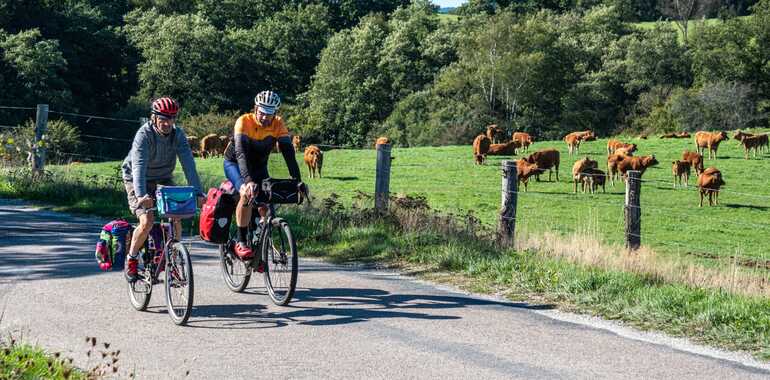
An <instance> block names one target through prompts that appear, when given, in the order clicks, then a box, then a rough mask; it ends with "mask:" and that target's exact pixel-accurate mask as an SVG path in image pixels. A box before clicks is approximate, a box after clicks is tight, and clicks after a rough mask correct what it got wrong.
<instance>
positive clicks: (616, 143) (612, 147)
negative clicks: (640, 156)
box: [607, 139, 636, 156]
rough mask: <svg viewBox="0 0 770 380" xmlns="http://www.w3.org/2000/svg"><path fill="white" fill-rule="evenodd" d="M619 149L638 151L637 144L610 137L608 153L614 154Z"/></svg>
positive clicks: (631, 151) (629, 151)
mask: <svg viewBox="0 0 770 380" xmlns="http://www.w3.org/2000/svg"><path fill="white" fill-rule="evenodd" d="M617 149H625V150H626V151H627V152H628V153H633V152H636V144H626V143H624V142H621V141H620V140H615V139H609V140H608V141H607V155H608V156H609V155H612V153H615V151H616V150H617Z"/></svg>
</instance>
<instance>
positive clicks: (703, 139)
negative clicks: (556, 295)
mask: <svg viewBox="0 0 770 380" xmlns="http://www.w3.org/2000/svg"><path fill="white" fill-rule="evenodd" d="M727 139H728V137H727V133H725V132H724V131H721V132H705V131H698V132H696V133H695V147H696V148H697V150H698V153H700V154H703V153H704V151H705V150H706V149H708V150H709V159H711V155H712V153H713V155H714V158H715V159H716V158H717V149H719V143H720V142H722V141H725V140H727Z"/></svg>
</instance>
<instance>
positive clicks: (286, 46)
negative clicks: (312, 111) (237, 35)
mask: <svg viewBox="0 0 770 380" xmlns="http://www.w3.org/2000/svg"><path fill="white" fill-rule="evenodd" d="M256 33H257V35H258V36H259V39H260V45H261V48H262V49H264V52H266V53H268V54H269V55H270V58H269V61H268V62H269V65H270V69H269V70H270V72H271V73H270V74H269V77H270V78H271V79H270V85H271V87H272V88H274V89H276V90H277V91H279V92H281V93H283V94H291V95H293V94H298V93H300V92H304V91H306V90H307V86H308V85H309V84H310V77H311V75H312V73H313V71H314V70H315V67H316V65H318V60H319V58H318V57H319V55H320V53H321V50H322V49H323V48H324V46H325V44H326V40H327V39H328V38H329V36H330V35H331V28H330V16H329V12H328V9H327V8H326V7H325V6H323V5H308V6H297V7H287V8H285V9H284V10H282V11H280V12H278V13H276V14H275V15H274V16H273V17H271V18H269V19H268V20H266V21H265V22H262V23H260V24H258V25H257V27H256Z"/></svg>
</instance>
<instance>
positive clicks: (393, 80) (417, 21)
mask: <svg viewBox="0 0 770 380" xmlns="http://www.w3.org/2000/svg"><path fill="white" fill-rule="evenodd" d="M434 11H435V9H434V6H433V4H432V3H431V2H430V1H429V0H415V1H413V2H412V4H411V5H410V6H408V7H405V8H399V9H397V10H396V11H395V12H393V14H392V15H391V18H390V21H389V29H390V33H389V34H388V36H387V38H385V41H384V45H383V48H382V54H381V59H380V62H379V70H380V72H382V73H383V74H384V75H386V76H388V79H389V81H390V84H391V91H390V92H391V94H390V96H391V100H392V101H398V100H399V99H400V98H402V97H405V96H407V95H409V94H410V93H412V92H414V91H418V90H420V89H422V88H423V87H424V86H425V85H426V84H427V83H429V82H430V81H432V80H433V76H434V75H435V74H436V72H437V71H438V69H440V66H437V65H435V64H434V63H435V62H434V61H433V60H432V59H431V58H432V57H428V56H426V52H427V49H426V47H425V46H423V44H425V43H426V41H427V39H428V37H429V36H431V35H433V32H435V31H436V30H437V29H438V19H437V18H436V17H435V16H434ZM434 52H435V51H434Z"/></svg>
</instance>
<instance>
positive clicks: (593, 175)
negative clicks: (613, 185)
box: [581, 168, 607, 194]
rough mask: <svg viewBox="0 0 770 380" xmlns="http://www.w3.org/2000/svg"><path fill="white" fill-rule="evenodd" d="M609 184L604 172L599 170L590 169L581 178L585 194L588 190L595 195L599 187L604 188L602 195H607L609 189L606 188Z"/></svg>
mask: <svg viewBox="0 0 770 380" xmlns="http://www.w3.org/2000/svg"><path fill="white" fill-rule="evenodd" d="M606 182H607V175H606V174H604V172H603V171H601V170H599V169H597V168H588V169H586V170H585V171H584V172H583V175H582V177H581V186H582V191H583V192H584V193H585V192H586V188H588V191H589V192H590V193H591V194H593V193H595V192H596V189H598V188H599V186H601V187H602V193H606V192H607V189H606V188H605V187H604V185H605V183H606Z"/></svg>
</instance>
